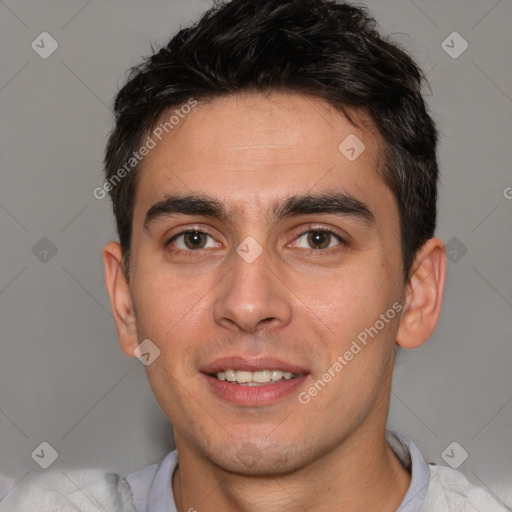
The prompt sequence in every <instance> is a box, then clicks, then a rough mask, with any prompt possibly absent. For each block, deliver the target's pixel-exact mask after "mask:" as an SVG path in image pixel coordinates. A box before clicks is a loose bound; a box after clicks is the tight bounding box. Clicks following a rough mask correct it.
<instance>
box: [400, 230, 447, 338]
mask: <svg viewBox="0 0 512 512" xmlns="http://www.w3.org/2000/svg"><path fill="white" fill-rule="evenodd" d="M445 277H446V255H445V247H444V244H443V242H442V241H441V240H439V238H430V239H429V240H427V241H426V242H425V244H423V246H422V247H421V248H420V249H419V250H418V252H417V253H416V257H415V259H414V264H413V266H412V271H411V277H410V279H409V281H408V283H407V285H406V296H405V305H404V309H403V313H402V319H401V321H400V327H399V329H398V333H397V337H396V342H397V343H398V345H400V346H401V347H403V348H417V347H419V346H420V345H422V344H423V343H425V341H427V339H428V338H429V337H430V336H431V335H432V333H433V332H434V329H435V327H436V325H437V322H438V320H439V316H440V315H441V305H442V303H443V290H444V283H445Z"/></svg>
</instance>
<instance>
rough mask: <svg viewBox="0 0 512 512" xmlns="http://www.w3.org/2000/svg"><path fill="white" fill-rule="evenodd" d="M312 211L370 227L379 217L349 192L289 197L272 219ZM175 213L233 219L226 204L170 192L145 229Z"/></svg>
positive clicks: (148, 216) (150, 212)
mask: <svg viewBox="0 0 512 512" xmlns="http://www.w3.org/2000/svg"><path fill="white" fill-rule="evenodd" d="M311 214H331V215H340V216H346V217H352V218H354V219H355V220H358V221H360V222H362V223H363V224H366V225H368V226H372V225H374V224H375V216H374V215H373V213H372V212H371V210H370V209H369V208H368V206H367V205H366V204H365V203H363V202H362V201H360V200H359V199H356V198H355V197H353V196H351V195H350V194H347V193H346V192H337V193H329V194H306V195H298V196H292V197H289V198H287V199H285V200H284V201H281V202H279V203H277V204H275V205H274V207H273V209H272V213H271V220H272V221H274V222H279V221H280V220H283V219H286V218H289V217H296V216H299V215H311ZM175 215H199V216H203V217H210V218H213V219H218V220H221V221H224V222H229V220H230V215H229V213H228V212H227V211H226V208H225V207H224V205H223V203H221V202H219V201H217V200H216V199H213V198H211V197H207V196H200V195H188V196H183V195H167V196H165V198H164V199H162V200H161V201H158V202H157V203H155V204H154V205H153V206H151V208H149V210H148V211H147V213H146V217H145V219H144V228H145V229H149V228H150V226H151V225H152V224H153V223H154V222H156V221H158V220H161V219H164V218H168V217H173V216H175Z"/></svg>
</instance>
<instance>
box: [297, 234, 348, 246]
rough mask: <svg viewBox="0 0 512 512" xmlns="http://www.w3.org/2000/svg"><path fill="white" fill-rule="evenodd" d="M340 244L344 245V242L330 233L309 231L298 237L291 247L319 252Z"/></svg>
mask: <svg viewBox="0 0 512 512" xmlns="http://www.w3.org/2000/svg"><path fill="white" fill-rule="evenodd" d="M342 243H344V240H343V239H342V238H341V237H340V236H339V235H337V234H336V233H333V232H332V231H329V230H324V229H311V230H309V231H306V232H305V233H302V234H301V235H299V236H298V237H297V239H296V241H295V243H294V244H293V245H294V247H300V248H301V249H310V250H311V249H313V250H321V249H331V248H332V247H335V246H337V245H340V244H342Z"/></svg>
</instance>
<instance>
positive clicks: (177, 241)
mask: <svg viewBox="0 0 512 512" xmlns="http://www.w3.org/2000/svg"><path fill="white" fill-rule="evenodd" d="M168 243H169V245H173V246H174V247H176V248H177V249H178V250H182V251H194V250H198V249H210V248H213V247H217V244H216V242H215V240H214V239H213V237H212V236H211V235H209V234H208V233H204V232H203V231H197V230H194V231H182V232H181V233H178V234H177V235H174V236H173V237H172V238H171V239H170V240H169V242H168Z"/></svg>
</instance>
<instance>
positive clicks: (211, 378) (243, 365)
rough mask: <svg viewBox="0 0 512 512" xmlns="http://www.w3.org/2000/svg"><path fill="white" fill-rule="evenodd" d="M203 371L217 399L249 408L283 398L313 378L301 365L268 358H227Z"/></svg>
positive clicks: (204, 367)
mask: <svg viewBox="0 0 512 512" xmlns="http://www.w3.org/2000/svg"><path fill="white" fill-rule="evenodd" d="M200 371H201V373H202V374H203V376H204V378H205V379H206V381H207V383H208V384H209V388H210V390H211V391H212V392H213V394H214V395H215V396H216V397H217V398H220V399H221V400H223V401H227V402H231V403H233V404H236V405H243V406H250V407H254V406H262V405H269V404H272V403H275V402H277V401H279V400H282V399H284V398H285V397H287V396H289V395H291V394H292V392H293V391H294V390H296V389H297V387H298V386H300V385H301V384H303V383H304V381H305V380H306V378H307V377H308V375H310V372H309V371H307V370H306V369H305V368H303V367H301V366H299V365H295V364H291V363H288V362H284V361H282V360H279V359H275V358H269V357H267V358H261V357H260V358H246V357H245V358H244V357H225V358H222V359H218V360H216V361H215V362H213V363H211V364H209V365H206V366H203V367H202V368H201V369H200Z"/></svg>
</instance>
